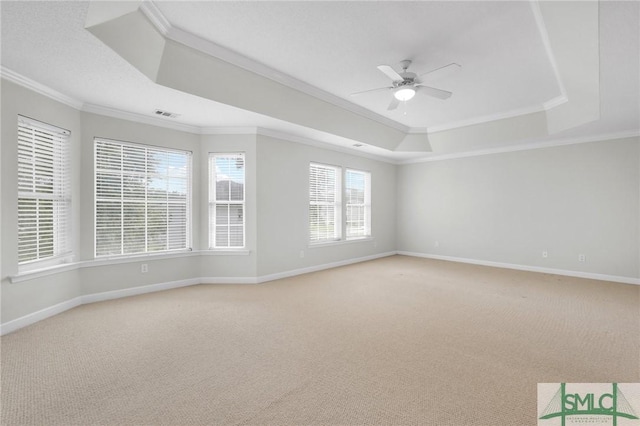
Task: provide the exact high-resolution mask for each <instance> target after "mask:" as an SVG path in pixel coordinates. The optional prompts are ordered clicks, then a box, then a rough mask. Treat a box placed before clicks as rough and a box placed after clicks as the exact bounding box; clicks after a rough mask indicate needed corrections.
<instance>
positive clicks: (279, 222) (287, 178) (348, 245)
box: [258, 136, 396, 276]
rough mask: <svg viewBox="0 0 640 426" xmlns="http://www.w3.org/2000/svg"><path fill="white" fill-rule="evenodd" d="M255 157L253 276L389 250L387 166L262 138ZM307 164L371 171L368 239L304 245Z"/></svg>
mask: <svg viewBox="0 0 640 426" xmlns="http://www.w3.org/2000/svg"><path fill="white" fill-rule="evenodd" d="M258 158H259V159H260V160H259V162H258V213H259V214H258V252H259V256H258V275H260V276H263V275H269V274H274V273H278V272H281V271H288V270H295V269H300V268H308V267H312V266H314V265H322V264H327V263H333V262H338V261H341V260H344V259H354V258H360V257H365V256H372V255H376V254H380V253H385V252H390V251H395V221H396V220H395V219H396V218H395V191H396V179H395V166H394V165H393V164H390V163H384V162H380V161H374V160H370V159H367V158H363V157H358V156H354V155H348V154H344V153H338V152H335V151H330V150H325V149H319V148H315V147H311V146H307V145H302V144H299V143H294V142H287V141H282V140H277V139H273V138H269V137H266V136H258ZM312 161H313V162H319V163H325V164H331V165H334V166H340V167H343V168H354V169H358V170H364V171H369V172H371V187H372V193H371V205H372V213H371V218H372V219H371V226H372V231H371V234H372V237H373V239H372V240H365V241H353V242H345V243H340V244H331V245H323V246H309V230H308V214H309V204H308V203H309V163H310V162H312ZM301 252H303V254H304V257H303V258H302V257H300V255H301Z"/></svg>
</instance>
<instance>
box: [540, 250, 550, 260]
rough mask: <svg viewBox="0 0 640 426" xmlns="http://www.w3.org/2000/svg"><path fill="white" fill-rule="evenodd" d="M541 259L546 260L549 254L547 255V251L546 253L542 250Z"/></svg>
mask: <svg viewBox="0 0 640 426" xmlns="http://www.w3.org/2000/svg"><path fill="white" fill-rule="evenodd" d="M542 257H544V258H545V259H546V258H547V257H549V253H547V251H546V250H544V251H543V252H542Z"/></svg>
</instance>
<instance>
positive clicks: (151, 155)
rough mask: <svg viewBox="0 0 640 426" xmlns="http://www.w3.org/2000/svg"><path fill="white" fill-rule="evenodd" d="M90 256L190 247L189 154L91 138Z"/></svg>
mask: <svg viewBox="0 0 640 426" xmlns="http://www.w3.org/2000/svg"><path fill="white" fill-rule="evenodd" d="M95 184H96V187H95V191H96V198H95V199H96V210H95V220H96V223H95V226H96V228H95V229H96V240H95V244H96V247H95V249H96V257H99V256H112V255H129V254H137V253H153V252H164V251H172V250H185V249H188V248H190V233H191V228H190V217H191V153H190V152H187V151H178V150H171V149H164V148H157V147H152V146H147V145H138V144H132V143H125V142H118V141H112V140H105V139H95Z"/></svg>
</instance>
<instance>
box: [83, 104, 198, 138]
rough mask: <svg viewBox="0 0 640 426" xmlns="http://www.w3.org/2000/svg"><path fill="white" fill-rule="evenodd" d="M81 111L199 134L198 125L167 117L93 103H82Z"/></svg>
mask: <svg viewBox="0 0 640 426" xmlns="http://www.w3.org/2000/svg"><path fill="white" fill-rule="evenodd" d="M82 111H83V112H88V113H92V114H98V115H104V116H107V117H112V118H119V119H121V120H127V121H134V122H136V123H143V124H150V125H152V126H156V127H164V128H166V129H172V130H178V131H181V132H186V133H195V134H201V131H200V127H198V126H192V125H189V124H182V123H172V122H170V121H168V120H170V119H169V118H165V119H163V118H158V117H151V116H146V115H144V114H138V113H135V112H127V111H122V110H119V109H115V108H109V107H105V106H100V105H93V104H84V105H83V107H82Z"/></svg>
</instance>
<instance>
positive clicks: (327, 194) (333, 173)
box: [309, 163, 342, 243]
mask: <svg viewBox="0 0 640 426" xmlns="http://www.w3.org/2000/svg"><path fill="white" fill-rule="evenodd" d="M340 175H341V171H340V169H339V168H338V167H334V166H328V165H324V164H317V163H311V165H310V166H309V239H310V241H311V242H312V243H314V242H324V241H335V240H339V239H340V235H341V223H342V219H341V182H340V178H341V176H340Z"/></svg>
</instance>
